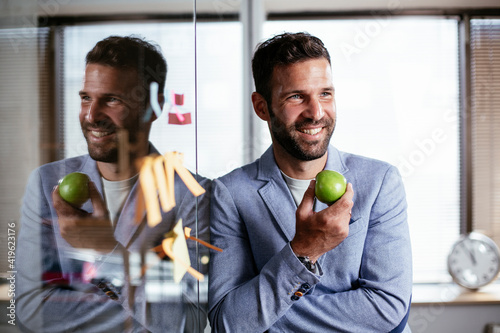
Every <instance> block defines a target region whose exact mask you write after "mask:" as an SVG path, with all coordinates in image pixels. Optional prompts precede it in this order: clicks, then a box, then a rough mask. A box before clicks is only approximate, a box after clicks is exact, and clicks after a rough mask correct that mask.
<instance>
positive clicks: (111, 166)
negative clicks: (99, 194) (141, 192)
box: [97, 162, 137, 181]
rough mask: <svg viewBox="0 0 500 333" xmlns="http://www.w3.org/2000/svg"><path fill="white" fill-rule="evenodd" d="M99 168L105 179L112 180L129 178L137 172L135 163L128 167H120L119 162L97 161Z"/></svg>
mask: <svg viewBox="0 0 500 333" xmlns="http://www.w3.org/2000/svg"><path fill="white" fill-rule="evenodd" d="M97 169H98V170H99V173H100V174H101V176H102V177H103V178H104V179H106V180H110V181H118V180H125V179H129V178H132V177H133V176H135V175H136V174H137V169H136V168H135V167H134V166H133V163H131V164H130V165H129V166H128V167H127V168H120V167H119V165H118V163H105V162H97Z"/></svg>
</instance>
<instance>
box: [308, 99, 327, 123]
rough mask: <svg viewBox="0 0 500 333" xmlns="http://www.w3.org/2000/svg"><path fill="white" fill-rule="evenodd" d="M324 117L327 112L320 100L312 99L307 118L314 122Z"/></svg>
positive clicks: (309, 103)
mask: <svg viewBox="0 0 500 333" xmlns="http://www.w3.org/2000/svg"><path fill="white" fill-rule="evenodd" d="M324 115H325V110H324V108H323V104H322V103H321V101H320V100H319V98H315V97H313V98H311V99H310V100H309V102H308V105H307V111H306V116H307V117H308V118H310V119H313V120H320V119H321V118H323V116H324Z"/></svg>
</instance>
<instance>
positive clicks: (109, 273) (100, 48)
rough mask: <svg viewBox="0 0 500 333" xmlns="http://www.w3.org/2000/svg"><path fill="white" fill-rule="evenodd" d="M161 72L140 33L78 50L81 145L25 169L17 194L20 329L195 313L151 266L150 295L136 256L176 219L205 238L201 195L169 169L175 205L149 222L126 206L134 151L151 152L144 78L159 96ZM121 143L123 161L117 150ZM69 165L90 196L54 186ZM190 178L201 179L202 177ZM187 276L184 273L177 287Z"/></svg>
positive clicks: (191, 325) (76, 328)
mask: <svg viewBox="0 0 500 333" xmlns="http://www.w3.org/2000/svg"><path fill="white" fill-rule="evenodd" d="M166 74H167V65H166V61H165V59H164V58H163V56H162V54H161V52H160V50H159V48H157V47H156V46H154V45H153V44H151V43H149V42H146V41H145V40H143V39H141V38H137V37H118V36H111V37H108V38H106V39H104V40H102V41H100V42H98V43H97V44H96V46H95V47H94V48H93V49H92V50H91V51H90V52H89V53H88V54H87V57H86V68H85V76H84V81H83V87H82V89H81V91H80V97H81V110H80V116H79V118H80V123H81V127H82V131H83V134H84V136H85V139H86V141H87V145H88V151H89V154H87V155H83V156H78V157H74V158H69V159H65V160H61V161H56V162H53V163H49V164H46V165H43V166H41V167H39V168H38V169H36V170H35V171H33V173H32V174H31V176H30V178H29V181H28V185H27V188H26V193H25V196H24V199H23V206H22V211H21V230H20V233H19V240H18V244H19V246H18V253H17V270H18V275H17V280H16V283H17V285H16V302H17V303H16V304H17V316H18V319H19V323H20V325H19V326H20V327H21V328H22V329H23V331H27V332H92V333H95V332H150V331H151V332H182V331H196V330H197V325H200V322H201V321H203V319H202V318H200V317H198V318H197V316H200V314H199V313H198V312H197V310H196V308H197V305H196V302H195V299H193V300H189V299H186V297H185V296H186V295H185V294H182V293H180V294H179V295H178V296H177V297H164V296H162V295H167V294H169V293H172V289H174V290H179V288H182V287H173V288H172V287H170V288H171V289H170V290H167V291H166V292H165V291H164V290H162V289H161V288H162V287H163V288H164V287H165V285H162V284H161V279H162V278H165V277H164V276H161V274H160V275H159V276H158V278H157V279H156V282H160V283H159V284H156V286H158V288H157V289H155V290H154V291H153V295H155V297H154V298H155V301H153V302H152V301H151V297H150V295H151V292H148V289H151V288H149V287H152V285H151V283H152V281H150V280H149V279H148V274H146V276H143V275H142V274H141V267H142V266H141V265H142V264H143V263H144V261H143V260H140V259H144V256H146V253H147V252H148V250H150V249H151V248H152V247H154V246H156V245H158V244H160V242H161V241H162V240H163V238H164V235H165V233H167V232H169V231H170V230H172V228H173V226H174V225H175V224H176V223H177V222H178V221H179V219H182V220H183V225H184V226H187V227H191V228H192V229H193V230H198V233H199V238H202V239H204V240H208V209H209V207H208V201H207V200H208V196H202V197H199V198H195V197H194V196H193V195H192V194H191V192H190V191H189V190H188V189H187V187H186V186H185V184H184V183H183V182H182V181H181V179H180V178H179V177H178V176H177V175H176V178H175V200H176V206H175V207H174V208H173V209H172V210H170V211H168V212H166V213H165V212H162V221H161V223H159V224H158V225H156V226H155V227H149V226H148V225H147V224H146V222H145V217H144V214H142V215H139V216H138V215H137V214H136V199H137V196H136V195H137V191H138V182H137V179H138V165H137V162H138V159H140V158H142V157H145V156H146V155H149V154H158V151H157V150H156V149H155V148H154V146H153V145H152V144H151V143H150V142H149V140H148V137H149V132H150V129H151V125H152V122H153V121H154V120H155V114H154V113H148V106H149V101H150V96H149V94H150V91H149V87H150V83H151V82H152V81H155V82H157V83H158V85H159V93H158V95H157V96H153V97H154V98H157V99H158V102H159V104H160V105H163V100H164V97H163V93H162V92H163V89H164V85H165V79H166ZM120 133H126V136H124V137H125V138H126V139H123V138H124V137H123V136H121V134H120ZM124 140H125V141H124ZM124 143H125V144H126V146H127V147H128V149H127V150H126V153H125V155H124V156H125V157H126V158H125V160H128V161H129V162H128V163H123V162H121V161H122V159H121V158H120V160H119V156H118V155H119V153H118V151H119V146H120V145H122V144H124ZM124 156H121V157H124ZM71 172H83V173H86V174H87V175H88V176H89V177H90V180H91V183H90V185H89V191H90V200H89V201H87V202H86V203H84V204H83V206H82V207H81V208H76V207H73V206H72V205H70V204H69V203H67V202H65V201H64V200H63V199H62V198H61V197H60V195H59V193H58V190H57V185H58V181H59V179H61V178H62V177H64V176H65V175H67V174H68V173H71ZM198 182H199V183H200V184H201V185H202V186H203V187H205V189H206V190H209V189H210V184H211V182H210V181H208V180H206V179H203V178H201V177H198ZM197 214H198V215H197ZM137 220H138V221H137ZM190 244H192V243H190ZM190 250H193V251H194V250H195V248H193V247H190ZM149 252H150V251H149ZM134 258H135V259H134ZM191 260H192V264H193V266H195V268H198V267H197V263H196V258H194V257H192V258H191ZM158 265H162V264H158ZM155 266H157V265H155ZM198 269H200V268H198ZM146 272H149V271H146ZM165 272H167V271H165ZM165 272H163V273H165ZM157 273H158V272H157ZM159 273H161V272H159ZM192 280H193V279H190V277H189V276H186V279H185V286H184V288H186V285H188V286H189V285H191V286H192V285H194V281H192ZM170 281H172V279H171V278H170ZM148 284H149V285H148ZM184 291H185V292H187V291H186V290H184ZM191 301H192V303H190V302H191ZM197 320H199V322H197Z"/></svg>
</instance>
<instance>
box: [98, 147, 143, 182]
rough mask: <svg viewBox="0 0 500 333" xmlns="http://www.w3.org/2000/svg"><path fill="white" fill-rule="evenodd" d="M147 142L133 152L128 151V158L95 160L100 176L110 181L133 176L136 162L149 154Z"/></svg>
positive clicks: (135, 172)
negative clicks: (113, 160) (111, 160)
mask: <svg viewBox="0 0 500 333" xmlns="http://www.w3.org/2000/svg"><path fill="white" fill-rule="evenodd" d="M149 150H150V148H149V143H148V144H147V145H146V146H144V147H142V148H141V149H137V150H135V151H134V152H130V154H129V155H128V160H126V161H120V160H119V161H118V162H112V163H107V162H99V161H98V162H97V169H98V170H99V172H100V174H101V176H102V177H103V178H104V179H107V180H110V181H118V180H125V179H130V178H132V177H133V176H135V175H136V174H137V173H138V172H139V169H138V165H137V162H138V161H139V160H140V159H141V158H143V157H145V156H147V155H148V154H149Z"/></svg>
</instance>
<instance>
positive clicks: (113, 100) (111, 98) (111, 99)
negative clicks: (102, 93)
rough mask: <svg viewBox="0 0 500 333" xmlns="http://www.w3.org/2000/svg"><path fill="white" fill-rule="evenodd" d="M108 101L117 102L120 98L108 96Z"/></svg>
mask: <svg viewBox="0 0 500 333" xmlns="http://www.w3.org/2000/svg"><path fill="white" fill-rule="evenodd" d="M108 102H109V103H119V102H120V100H119V99H118V98H115V97H110V98H108Z"/></svg>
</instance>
